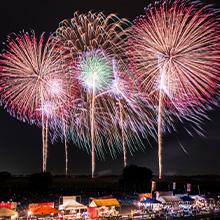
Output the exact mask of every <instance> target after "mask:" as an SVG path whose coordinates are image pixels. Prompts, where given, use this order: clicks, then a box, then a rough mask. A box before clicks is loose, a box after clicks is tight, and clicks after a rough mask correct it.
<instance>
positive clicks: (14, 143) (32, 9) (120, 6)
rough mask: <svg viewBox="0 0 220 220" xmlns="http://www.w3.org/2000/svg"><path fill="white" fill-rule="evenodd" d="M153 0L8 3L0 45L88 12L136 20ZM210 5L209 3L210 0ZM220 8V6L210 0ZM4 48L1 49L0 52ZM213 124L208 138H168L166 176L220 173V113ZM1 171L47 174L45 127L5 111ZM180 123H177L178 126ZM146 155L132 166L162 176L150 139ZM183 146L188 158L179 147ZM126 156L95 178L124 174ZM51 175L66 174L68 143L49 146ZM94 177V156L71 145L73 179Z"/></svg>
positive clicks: (207, 127) (132, 159)
mask: <svg viewBox="0 0 220 220" xmlns="http://www.w3.org/2000/svg"><path fill="white" fill-rule="evenodd" d="M152 2H153V1H150V0H135V1H134V0H133V1H129V0H111V1H106V0H87V1H85V0H78V1H77V0H59V1H58V0H38V1H30V0H27V1H24V0H7V1H6V0H5V1H1V5H0V9H1V10H0V22H1V23H0V25H1V34H0V42H5V41H6V39H7V35H8V34H10V33H13V32H14V33H19V31H22V30H25V31H30V30H34V31H35V33H36V35H37V37H38V38H39V36H40V35H41V33H42V32H46V36H49V34H50V33H52V32H54V31H55V30H56V28H57V27H58V24H59V22H61V21H62V20H63V19H66V18H71V17H73V14H74V12H76V11H79V13H86V12H88V11H89V10H93V12H100V11H103V12H104V13H105V14H106V15H107V14H109V13H117V14H118V16H119V17H120V18H122V17H125V18H128V19H129V20H130V21H132V20H133V19H134V18H135V17H136V16H138V15H140V14H144V7H146V6H147V5H148V4H149V3H152ZM206 2H208V1H206ZM209 2H210V3H213V4H214V5H215V7H216V8H219V9H220V2H219V1H214V0H212V1H209ZM3 48H4V46H3V45H2V43H1V44H0V50H1V51H2V49H3ZM208 116H209V117H210V120H207V121H206V122H205V123H204V125H203V129H204V135H205V137H201V136H199V135H197V134H195V135H194V137H191V136H189V135H188V134H187V133H186V132H185V131H184V130H183V129H182V128H181V127H180V126H177V127H178V132H177V133H172V134H166V135H164V137H163V142H164V145H163V146H164V148H163V174H166V175H202V174H220V163H219V158H220V157H219V155H220V109H218V108H216V109H215V110H213V111H211V112H209V113H208ZM0 118H1V123H0V172H1V171H8V172H10V173H12V174H31V173H35V172H41V171H42V139H41V128H38V127H36V126H31V125H29V124H25V123H23V122H21V121H18V120H17V119H16V118H13V117H12V116H10V114H9V113H7V111H6V110H5V109H3V107H0ZM177 123H178V122H177ZM150 142H151V146H150V145H149V144H148V143H147V142H146V144H145V152H143V151H138V152H135V153H134V154H133V156H131V155H129V156H128V164H129V165H131V164H136V165H137V166H142V167H148V168H150V169H151V170H152V171H153V174H154V175H157V174H158V158H157V143H156V142H155V141H153V140H152V139H150ZM179 143H181V145H182V146H184V148H185V149H186V151H187V153H188V154H186V153H185V152H184V151H183V149H182V148H181V147H180V144H179ZM122 170H123V155H122V154H119V155H118V157H117V158H116V159H114V160H113V159H112V158H111V157H110V155H108V154H107V155H106V159H105V161H103V160H97V162H96V174H98V175H99V174H100V175H101V174H103V173H106V174H121V173H122ZM47 171H49V172H52V173H53V174H65V152H64V144H62V143H56V144H54V145H52V144H50V145H49V153H48V163H47ZM75 174H77V175H84V174H91V156H90V155H89V154H88V153H87V152H86V151H85V150H82V149H79V148H78V147H76V146H74V145H70V144H69V175H75Z"/></svg>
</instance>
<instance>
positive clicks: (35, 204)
mask: <svg viewBox="0 0 220 220" xmlns="http://www.w3.org/2000/svg"><path fill="white" fill-rule="evenodd" d="M42 205H48V206H50V207H52V208H54V202H44V203H31V204H29V209H32V208H36V207H38V206H42Z"/></svg>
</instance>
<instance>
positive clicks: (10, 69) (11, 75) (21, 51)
mask: <svg viewBox="0 0 220 220" xmlns="http://www.w3.org/2000/svg"><path fill="white" fill-rule="evenodd" d="M49 40H50V38H49V39H48V41H47V42H46V44H45V46H44V47H43V35H41V37H40V40H39V42H37V39H36V37H35V34H34V32H32V33H31V35H29V34H28V33H20V34H19V35H15V34H14V35H11V36H9V37H8V43H7V44H6V46H7V49H6V50H5V51H4V53H3V54H2V55H1V60H0V66H1V74H0V78H1V80H0V94H1V97H2V102H3V105H4V107H5V108H7V110H8V111H9V112H10V113H11V114H12V115H13V116H15V117H17V118H18V119H21V120H23V121H25V122H28V123H30V124H37V125H41V126H42V141H43V171H46V162H47V140H48V137H47V136H48V131H49V127H50V128H54V127H56V126H57V125H56V124H57V123H59V122H60V121H61V120H60V119H59V118H60V116H61V115H63V112H64V110H65V111H66V109H67V105H68V103H69V102H70V97H69V91H67V88H68V89H69V86H68V80H67V78H68V77H66V71H67V68H66V66H65V65H64V62H63V60H66V61H67V60H68V59H69V57H68V56H69V55H68V53H65V55H63V56H62V58H61V56H60V50H61V49H62V50H63V48H61V44H59V46H58V44H57V42H54V43H51V44H49ZM55 113H56V114H55Z"/></svg>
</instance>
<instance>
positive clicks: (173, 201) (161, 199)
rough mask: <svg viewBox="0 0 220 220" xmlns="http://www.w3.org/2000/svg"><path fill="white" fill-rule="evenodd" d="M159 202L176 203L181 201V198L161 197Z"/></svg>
mask: <svg viewBox="0 0 220 220" xmlns="http://www.w3.org/2000/svg"><path fill="white" fill-rule="evenodd" d="M158 200H159V201H160V202H162V203H175V202H180V201H181V199H180V197H179V196H160V197H159V198H158Z"/></svg>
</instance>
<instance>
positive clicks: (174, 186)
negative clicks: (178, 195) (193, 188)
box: [173, 182, 176, 190]
mask: <svg viewBox="0 0 220 220" xmlns="http://www.w3.org/2000/svg"><path fill="white" fill-rule="evenodd" d="M175 189H176V182H173V190H175Z"/></svg>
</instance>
